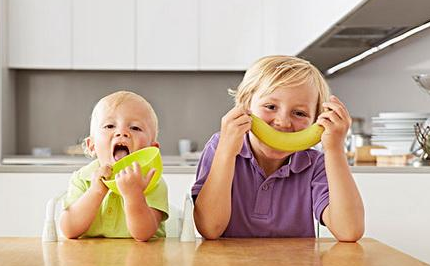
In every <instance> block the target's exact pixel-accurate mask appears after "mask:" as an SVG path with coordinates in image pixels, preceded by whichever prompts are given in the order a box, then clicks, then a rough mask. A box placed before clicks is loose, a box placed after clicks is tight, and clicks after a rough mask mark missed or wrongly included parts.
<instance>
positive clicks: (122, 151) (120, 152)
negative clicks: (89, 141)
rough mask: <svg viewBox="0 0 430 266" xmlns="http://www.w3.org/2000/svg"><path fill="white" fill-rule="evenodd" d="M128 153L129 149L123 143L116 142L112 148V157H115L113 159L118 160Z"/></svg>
mask: <svg viewBox="0 0 430 266" xmlns="http://www.w3.org/2000/svg"><path fill="white" fill-rule="evenodd" d="M129 154H130V150H129V149H128V147H127V146H125V145H123V144H117V145H115V147H114V149H113V158H114V159H115V161H118V160H120V159H121V158H123V157H125V156H127V155H129Z"/></svg>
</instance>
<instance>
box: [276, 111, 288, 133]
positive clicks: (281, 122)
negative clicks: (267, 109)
mask: <svg viewBox="0 0 430 266" xmlns="http://www.w3.org/2000/svg"><path fill="white" fill-rule="evenodd" d="M275 125H276V127H279V128H280V129H284V130H285V129H288V128H291V119H290V117H289V116H288V115H285V114H279V115H277V116H276V118H275Z"/></svg>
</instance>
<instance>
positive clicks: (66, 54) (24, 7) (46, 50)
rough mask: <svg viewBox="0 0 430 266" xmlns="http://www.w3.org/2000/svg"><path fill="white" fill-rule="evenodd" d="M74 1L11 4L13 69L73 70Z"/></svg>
mask: <svg viewBox="0 0 430 266" xmlns="http://www.w3.org/2000/svg"><path fill="white" fill-rule="evenodd" d="M71 1H72V0H43V1H38V0H11V1H8V5H9V7H8V11H9V14H8V17H9V21H8V22H9V29H8V31H9V36H8V38H9V40H8V42H9V47H8V49H9V54H8V56H9V59H8V66H9V67H10V68H37V69H70V68H71V66H72V46H71V37H72V34H71V21H72V20H71ZM2 37H3V36H2Z"/></svg>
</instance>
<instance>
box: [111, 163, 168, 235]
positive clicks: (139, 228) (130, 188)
mask: <svg viewBox="0 0 430 266" xmlns="http://www.w3.org/2000/svg"><path fill="white" fill-rule="evenodd" d="M154 173H155V169H151V170H150V171H149V172H148V173H147V175H146V177H145V178H142V173H141V171H140V166H139V164H138V163H137V162H134V163H133V166H132V167H127V168H126V169H125V170H122V171H121V172H120V173H119V174H118V175H117V176H116V177H115V178H116V182H117V185H118V189H119V190H120V192H121V194H122V195H123V197H124V211H125V217H126V219H127V228H128V230H129V231H130V234H131V236H132V237H133V238H134V239H136V240H138V241H147V240H148V239H149V238H151V237H152V236H153V235H154V234H155V232H156V231H157V229H158V227H159V226H160V222H161V219H162V217H163V215H162V212H161V211H159V210H156V209H153V208H150V207H149V206H148V204H147V203H146V198H145V196H144V195H143V193H142V191H143V190H144V189H145V188H146V187H147V186H148V184H149V181H150V180H151V178H152V177H153V175H154Z"/></svg>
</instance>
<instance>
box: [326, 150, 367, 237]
mask: <svg viewBox="0 0 430 266" xmlns="http://www.w3.org/2000/svg"><path fill="white" fill-rule="evenodd" d="M325 165H326V173H327V181H328V186H329V191H330V194H329V201H330V204H329V205H328V206H327V207H326V208H325V210H324V212H323V215H322V217H323V221H324V223H325V224H326V226H327V227H328V228H329V229H330V231H331V232H332V233H333V235H334V236H335V237H336V238H337V239H338V240H339V241H352V242H353V241H357V240H359V239H360V238H361V237H362V236H363V233H364V207H363V202H362V200H361V197H360V193H359V192H358V189H357V186H356V185H355V182H354V179H353V177H352V174H351V172H350V170H349V165H348V162H347V159H346V156H345V154H344V152H343V148H342V149H341V150H339V151H337V152H336V151H327V152H326V153H325Z"/></svg>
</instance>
